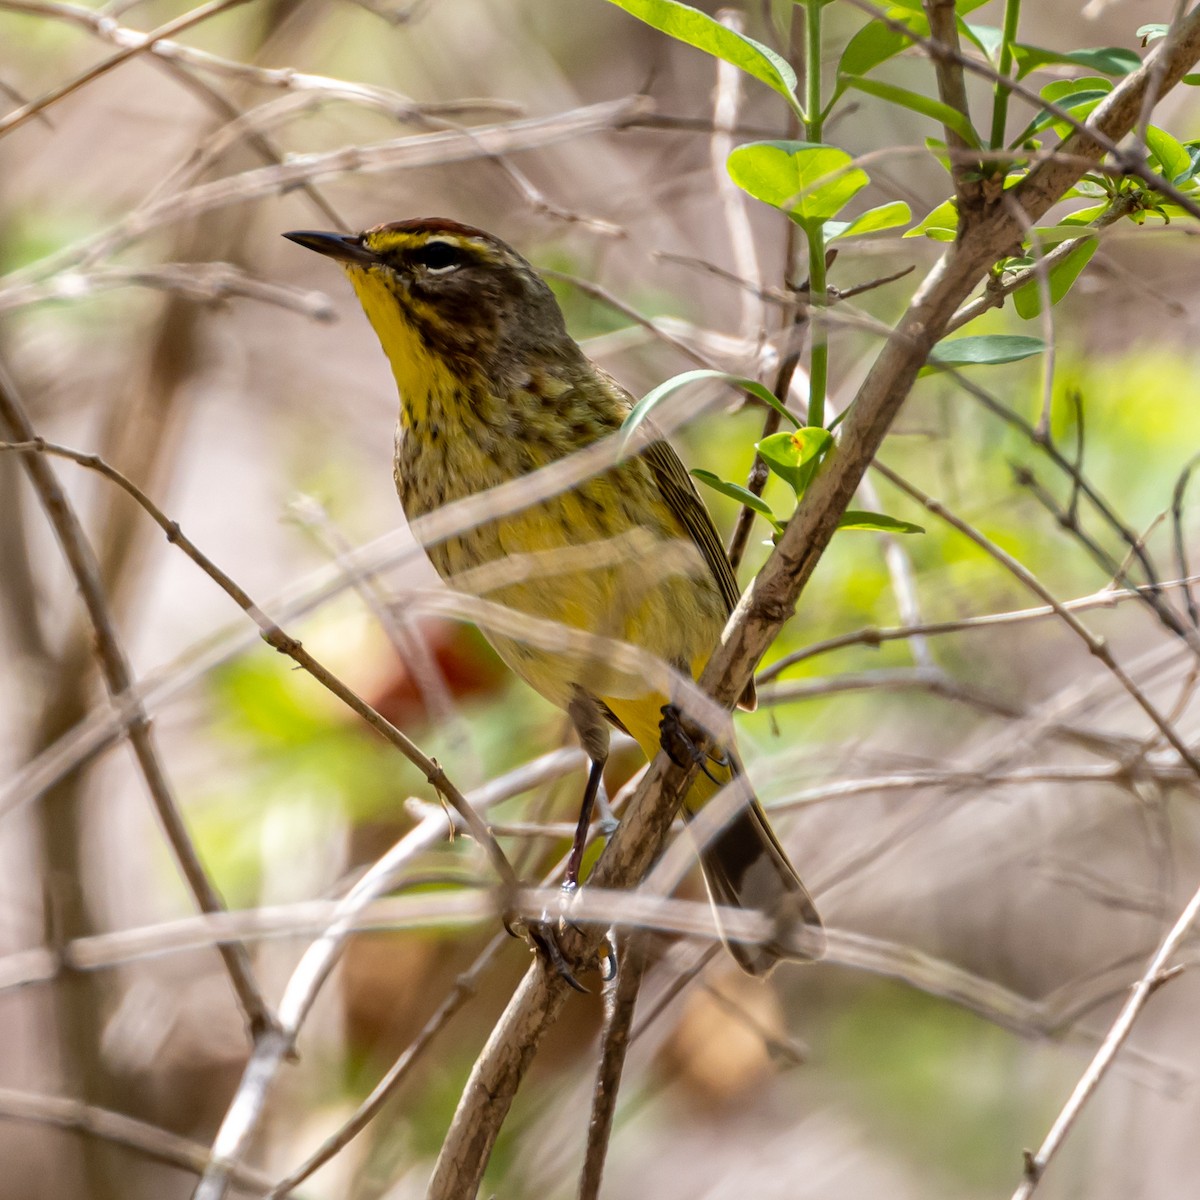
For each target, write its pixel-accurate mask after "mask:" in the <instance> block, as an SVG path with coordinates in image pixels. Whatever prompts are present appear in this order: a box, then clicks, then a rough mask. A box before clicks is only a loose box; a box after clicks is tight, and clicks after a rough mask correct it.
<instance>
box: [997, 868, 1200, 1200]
mask: <svg viewBox="0 0 1200 1200" xmlns="http://www.w3.org/2000/svg"><path fill="white" fill-rule="evenodd" d="M1197 915H1200V889H1198V890H1197V891H1196V893H1195V895H1193V896H1192V898H1191V900H1190V901H1189V902H1188V905H1187V907H1186V908H1185V909H1184V910H1183V912H1182V913H1180V914H1179V919H1178V920H1177V921H1176V922H1175V924H1174V925H1173V926H1172V927H1171V930H1170V932H1169V933H1168V934H1167V936H1166V937H1165V938H1163V940H1162V943H1161V944H1160V945H1159V947H1158V950H1157V951H1156V952H1155V954H1154V957H1153V958H1152V959H1151V960H1150V965H1149V966H1148V967H1147V968H1146V970H1145V972H1144V973H1143V974H1142V977H1141V978H1140V979H1139V980H1138V981H1137V983H1136V984H1135V985H1134V989H1133V994H1132V995H1131V996H1130V997H1129V999H1128V1000H1127V1001H1126V1002H1125V1007H1124V1008H1122V1009H1121V1013H1120V1015H1119V1016H1118V1017H1117V1019H1116V1021H1114V1022H1113V1025H1112V1028H1111V1029H1110V1030H1109V1031H1108V1036H1107V1037H1105V1039H1104V1041H1103V1043H1102V1044H1101V1046H1100V1049H1099V1050H1098V1051H1097V1052H1096V1056H1095V1058H1093V1059H1092V1061H1091V1062H1090V1063H1089V1064H1088V1069H1087V1070H1086V1071H1085V1072H1084V1073H1083V1075H1082V1076H1081V1077H1080V1079H1079V1082H1078V1083H1077V1084H1076V1085H1075V1090H1074V1091H1073V1092H1072V1093H1071V1096H1070V1098H1069V1099H1068V1100H1067V1103H1066V1104H1065V1105H1064V1106H1063V1109H1062V1111H1061V1112H1060V1113H1059V1114H1058V1117H1057V1118H1056V1119H1055V1121H1054V1124H1053V1125H1052V1126H1051V1127H1050V1132H1049V1133H1047V1134H1046V1137H1045V1140H1044V1141H1043V1142H1042V1144H1041V1146H1040V1147H1038V1151H1037V1153H1036V1154H1030V1153H1029V1152H1028V1151H1026V1156H1025V1178H1024V1179H1023V1180H1022V1181H1021V1185H1020V1186H1019V1187H1018V1188H1017V1190H1016V1191H1015V1192H1013V1200H1029V1197H1030V1196H1032V1195H1033V1193H1034V1192H1035V1191H1036V1190H1037V1186H1038V1184H1039V1183H1040V1182H1041V1180H1042V1176H1043V1175H1044V1174H1045V1172H1046V1167H1047V1166H1048V1165H1049V1163H1050V1161H1051V1159H1053V1158H1054V1156H1055V1155H1056V1154H1057V1153H1058V1151H1059V1149H1060V1147H1061V1146H1062V1144H1063V1142H1064V1140H1065V1139H1066V1137H1067V1135H1068V1134H1069V1133H1070V1132H1071V1129H1072V1128H1073V1127H1074V1125H1075V1122H1076V1121H1077V1120H1078V1119H1079V1115H1080V1113H1081V1112H1082V1111H1083V1108H1084V1106H1085V1105H1086V1104H1087V1102H1088V1101H1089V1100H1090V1099H1091V1098H1092V1096H1093V1095H1094V1094H1095V1091H1096V1089H1097V1088H1098V1087H1099V1086H1100V1083H1101V1081H1102V1080H1103V1078H1104V1076H1105V1075H1106V1074H1107V1072H1108V1069H1109V1067H1111V1066H1112V1064H1113V1060H1114V1059H1115V1058H1116V1056H1117V1051H1119V1050H1120V1049H1121V1047H1122V1046H1123V1045H1124V1044H1125V1042H1126V1040H1127V1039H1128V1038H1129V1035H1130V1033H1131V1032H1132V1031H1133V1026H1134V1023H1135V1022H1136V1021H1137V1019H1138V1017H1139V1016H1141V1013H1142V1010H1143V1009H1144V1008H1145V1007H1146V1004H1147V1002H1148V1001H1149V999H1150V997H1151V996H1152V995H1154V993H1155V992H1156V991H1157V990H1158V989H1159V988H1160V987H1161V986H1162V985H1163V984H1164V983H1165V982H1167V980H1168V979H1171V978H1174V975H1175V973H1176V972H1175V971H1174V970H1172V969H1171V968H1170V967H1169V966H1168V964H1169V963H1170V961H1171V959H1172V958H1173V957H1174V955H1175V952H1176V950H1178V949H1179V946H1180V944H1181V943H1182V942H1183V940H1184V938H1185V937H1187V935H1188V933H1189V932H1190V930H1191V928H1192V925H1193V924H1194V922H1195V920H1196V917H1197Z"/></svg>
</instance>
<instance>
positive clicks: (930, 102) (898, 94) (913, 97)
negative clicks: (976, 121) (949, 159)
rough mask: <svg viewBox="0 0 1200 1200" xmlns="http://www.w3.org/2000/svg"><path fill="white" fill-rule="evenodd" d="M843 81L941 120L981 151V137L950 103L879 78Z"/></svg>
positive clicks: (852, 77)
mask: <svg viewBox="0 0 1200 1200" xmlns="http://www.w3.org/2000/svg"><path fill="white" fill-rule="evenodd" d="M842 82H844V83H845V84H846V85H847V86H849V87H852V88H857V89H858V91H860V92H866V93H867V95H869V96H878V97H879V98H880V99H881V100H886V101H888V103H889V104H898V105H900V106H901V107H902V108H909V109H912V111H913V112H918V113H921V114H923V115H924V116H926V117H932V118H933V119H934V120H935V121H940V122H941V123H942V124H943V125H945V126H946V128H947V129H953V130H954V132H955V133H957V134H958V136H959V137H960V138H962V140H963V141H964V142H966V143H967V145H968V146H973V147H976V148H978V147H979V145H980V142H979V134H977V133H976V132H975V129H974V127H973V126H972V125H971V122H970V121H969V120H968V119H967V118H966V116H964V115H963V114H962V113H960V112H959V111H958V109H956V108H951V107H950V105H949V104H943V103H942V102H941V101H940V100H934V99H933V98H932V97H931V96H923V95H921V93H920V92H910V91H909V90H908V88H902V87H897V86H896V84H894V83H883V82H881V81H880V80H878V79H864V78H863V77H862V76H861V75H844V76H842Z"/></svg>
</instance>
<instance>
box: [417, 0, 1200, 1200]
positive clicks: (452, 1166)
mask: <svg viewBox="0 0 1200 1200" xmlns="http://www.w3.org/2000/svg"><path fill="white" fill-rule="evenodd" d="M1159 54H1160V52H1159V51H1157V50H1156V51H1155V53H1154V54H1152V55H1151V59H1154V58H1155V57H1157V56H1159ZM1166 57H1168V62H1167V65H1166V67H1165V68H1164V69H1163V71H1162V75H1161V80H1162V82H1161V86H1162V88H1163V91H1164V92H1165V91H1167V90H1169V89H1170V88H1172V87H1174V86H1175V84H1177V83H1178V82H1179V80H1180V79H1181V78H1182V76H1183V75H1184V74H1185V73H1186V72H1187V71H1188V69H1189V68H1190V67H1191V65H1192V64H1193V63H1194V62H1195V61H1196V59H1197V58H1198V57H1200V11H1197V10H1193V11H1192V12H1191V13H1189V14H1188V16H1187V17H1185V18H1184V19H1183V20H1182V21H1181V22H1180V24H1179V27H1178V30H1177V34H1176V37H1175V38H1174V39H1173V40H1172V44H1171V46H1170V54H1169V56H1166ZM1148 80H1149V69H1148V68H1147V66H1146V65H1145V64H1143V66H1142V67H1141V68H1139V70H1137V71H1136V72H1134V73H1133V74H1131V75H1129V76H1127V77H1126V78H1125V79H1124V80H1123V81H1122V82H1121V83H1120V84H1118V85H1117V87H1116V88H1114V90H1113V91H1112V92H1111V93H1109V95H1108V96H1106V97H1105V98H1104V100H1102V101H1101V102H1100V104H1099V105H1098V106H1097V107H1096V109H1095V111H1094V112H1093V113H1092V115H1091V117H1090V118H1089V119H1088V122H1087V130H1088V131H1087V132H1082V133H1081V132H1079V131H1076V132H1075V133H1073V134H1072V135H1071V136H1070V137H1068V138H1067V140H1066V141H1065V143H1064V145H1063V149H1064V153H1065V155H1066V156H1067V161H1066V162H1061V161H1059V160H1057V159H1047V160H1046V161H1044V162H1042V163H1040V164H1039V165H1038V166H1037V167H1035V168H1034V169H1033V170H1032V171H1031V172H1030V173H1029V175H1027V176H1026V177H1025V179H1024V180H1022V181H1021V183H1020V184H1018V185H1017V193H1018V196H1019V198H1020V201H1021V203H1022V205H1023V207H1024V210H1025V212H1026V213H1028V214H1029V215H1030V216H1031V217H1032V218H1033V219H1037V218H1038V217H1040V216H1041V215H1042V214H1043V213H1045V211H1046V210H1047V209H1048V208H1049V207H1050V205H1051V204H1053V203H1054V202H1055V201H1056V200H1057V199H1058V198H1059V197H1060V196H1061V195H1062V194H1063V192H1064V191H1066V189H1067V188H1068V187H1069V186H1070V185H1071V184H1072V183H1073V182H1074V181H1075V180H1076V179H1077V178H1078V177H1079V175H1080V174H1082V172H1083V171H1084V170H1085V169H1087V167H1088V165H1089V164H1090V163H1092V162H1094V161H1097V160H1099V159H1100V158H1101V156H1102V155H1103V153H1104V151H1105V148H1106V146H1107V145H1111V144H1112V138H1113V137H1114V136H1116V137H1118V138H1119V137H1123V136H1124V135H1125V134H1126V133H1127V132H1128V131H1129V129H1130V128H1131V127H1132V125H1133V122H1134V121H1135V120H1136V119H1137V115H1138V111H1139V109H1140V105H1141V100H1142V97H1143V95H1144V94H1145V89H1146V87H1147V84H1148ZM1095 134H1098V135H1099V137H1097V136H1095ZM1101 138H1102V139H1103V140H1101ZM1019 233H1020V231H1019V228H1018V227H1017V226H1016V225H1015V223H1014V222H1013V220H1012V217H1011V215H1010V214H1008V213H1007V212H1004V211H994V212H989V213H988V214H987V215H986V216H985V217H984V218H983V219H981V220H980V221H979V222H978V223H977V224H975V225H974V226H972V227H970V228H968V229H967V230H965V231H964V232H963V235H962V238H961V240H960V241H958V242H956V243H955V244H954V245H953V246H952V247H951V248H950V249H949V250H948V251H947V252H946V253H945V254H944V256H943V257H942V258H941V259H940V260H939V262H938V263H937V265H936V266H935V267H934V268H933V270H932V271H931V272H930V274H929V275H928V276H927V278H926V280H925V282H924V284H923V285H922V286H921V287H920V289H919V290H918V292H917V295H916V296H915V297H914V299H913V302H912V304H911V306H910V307H909V309H908V311H907V312H906V313H905V315H904V316H903V317H902V318H901V320H900V323H899V325H898V326H897V328H896V331H895V334H894V336H893V337H892V338H891V340H890V341H889V342H888V343H887V344H886V345H885V346H884V347H883V349H882V350H881V352H880V354H879V356H878V357H877V358H876V360H875V363H874V364H873V366H872V368H871V370H870V372H869V373H868V375H867V378H866V380H865V381H864V383H863V385H862V387H861V388H860V389H859V392H858V395H857V397H856V399H855V401H854V403H853V405H852V406H851V409H850V414H849V416H848V417H847V418H846V420H845V422H844V423H843V431H842V437H841V439H840V444H839V446H838V450H837V453H835V454H834V455H833V456H832V457H831V458H830V459H829V460H828V463H827V466H826V468H825V470H824V471H823V472H821V473H820V474H819V475H818V476H817V478H816V479H815V480H814V481H813V483H812V485H811V486H810V488H809V489H808V491H807V492H806V494H805V496H804V499H803V501H802V502H801V504H800V507H799V508H798V510H797V512H796V515H795V516H794V517H793V518H792V520H791V522H790V524H789V525H788V527H787V529H786V531H785V532H784V534H783V535H782V537H781V538H780V540H779V544H778V545H777V547H776V549H775V552H774V554H772V556H771V557H770V558H769V559H768V560H767V562H766V564H765V565H764V567H763V569H762V570H761V571H760V572H759V574H758V575H757V576H756V577H755V579H754V580H753V581H752V583H751V584H750V587H749V588H748V589H747V591H746V592H745V593H744V594H743V596H742V599H741V601H740V602H739V603H738V606H737V608H736V609H735V611H734V614H733V616H732V617H731V618H730V621H729V624H728V625H727V626H726V628H725V632H724V634H723V635H722V641H721V645H720V646H719V647H718V649H717V651H716V652H715V653H714V655H713V657H712V658H711V659H710V661H709V664H708V666H707V668H706V669H705V671H704V674H703V677H702V679H701V686H702V687H703V688H704V689H705V690H706V691H708V692H709V693H710V694H711V695H712V696H713V697H714V698H715V699H716V700H717V701H719V702H720V703H722V704H724V705H726V706H728V707H732V706H733V704H734V703H735V702H736V700H737V698H738V696H739V695H741V693H742V691H743V690H744V688H745V686H746V681H747V680H748V679H749V677H750V674H751V671H752V670H753V668H754V666H755V664H756V663H757V662H758V660H759V659H760V658H761V656H762V654H763V653H764V652H765V650H766V649H767V647H768V646H769V645H770V643H771V642H772V641H773V640H774V638H775V636H776V634H777V633H778V631H779V629H780V627H781V626H782V625H783V623H784V622H785V621H786V620H788V618H790V617H791V615H792V613H793V611H794V609H795V605H796V601H797V599H798V598H799V595H800V593H801V591H802V590H803V588H804V586H805V584H807V582H808V579H809V577H810V576H811V574H812V572H813V570H814V568H815V567H816V564H817V561H818V560H819V558H820V556H821V554H822V552H823V551H824V549H825V546H826V545H827V544H828V542H829V539H830V538H831V537H832V535H833V533H834V530H835V529H836V527H837V521H838V518H839V517H840V515H841V514H842V512H844V511H845V509H846V507H847V506H848V505H849V503H850V500H851V498H852V497H853V495H854V491H855V489H856V488H857V486H858V482H859V480H860V479H861V478H862V476H863V474H864V473H865V472H866V469H867V466H868V464H869V463H870V461H871V459H872V458H873V457H874V456H875V453H876V451H877V450H878V448H879V446H880V444H881V443H882V441H883V437H884V435H885V434H886V432H887V430H888V428H889V427H890V425H891V423H892V421H893V419H894V418H895V416H896V414H897V413H898V412H899V410H900V406H901V405H902V404H903V402H904V400H905V398H906V397H907V395H908V392H909V389H910V388H911V387H912V385H913V383H914V381H915V380H916V377H917V372H918V371H919V370H920V368H921V366H922V365H923V364H924V362H925V359H926V357H927V355H928V353H929V351H930V349H931V348H932V347H933V345H934V343H935V342H936V341H937V340H938V339H939V338H940V337H941V336H942V333H943V332H944V330H945V327H946V324H947V322H948V321H949V320H950V318H951V317H952V316H953V315H954V312H955V310H956V309H957V307H958V305H960V304H961V303H962V302H963V300H964V299H965V297H966V296H967V295H968V294H969V293H970V291H971V289H973V288H974V287H975V286H976V285H977V284H978V282H979V280H980V279H981V277H982V276H983V275H984V273H985V272H986V271H987V270H988V269H989V268H990V266H991V265H992V263H994V262H995V261H996V259H997V258H998V257H1000V256H1001V255H1002V254H1003V253H1004V252H1005V251H1006V250H1007V249H1008V248H1009V247H1010V246H1011V245H1013V243H1014V241H1016V240H1018V238H1019ZM691 774H692V772H691V771H685V770H683V769H681V768H679V767H676V766H675V765H674V764H671V763H670V762H669V760H668V759H667V758H666V756H665V755H664V754H659V755H658V756H657V757H656V759H655V761H654V763H653V764H652V766H651V768H650V770H649V772H647V775H646V778H645V781H644V782H643V785H642V787H641V788H639V792H638V795H637V797H635V800H634V802H633V804H632V805H631V806H630V811H629V812H628V813H627V814H626V816H625V817H624V819H623V820H622V822H621V826H620V828H618V830H617V832H616V833H615V834H614V835H613V838H612V840H611V841H610V842H609V845H608V847H607V849H606V850H605V852H604V854H603V855H602V856H601V858H600V860H599V861H598V862H597V864H596V868H595V871H594V873H593V878H594V879H595V880H596V881H597V882H603V883H604V884H605V886H628V885H629V884H631V883H632V882H633V881H634V880H636V879H638V878H640V877H641V872H642V870H644V869H645V866H646V865H647V864H648V863H649V861H650V860H651V859H652V858H653V857H654V854H655V853H656V851H657V849H658V847H659V845H660V844H661V842H662V839H663V838H664V837H665V835H666V831H667V829H668V828H669V826H670V818H671V816H672V815H673V813H674V811H675V808H676V806H677V805H678V803H679V801H680V799H681V797H682V796H683V794H684V791H685V789H686V786H687V784H688V783H689V782H690V777H691ZM565 1000H566V985H565V984H564V983H563V982H562V981H561V980H556V979H555V978H553V977H552V976H549V975H547V974H546V973H545V972H544V971H543V970H542V969H541V968H540V967H535V968H533V969H532V970H530V972H529V973H528V974H527V975H526V976H525V979H524V980H523V981H522V983H521V984H520V986H519V987H518V989H517V991H516V993H515V994H514V996H513V998H512V1000H511V1001H510V1003H509V1005H508V1007H507V1008H506V1009H505V1012H504V1014H503V1015H502V1016H501V1018H500V1020H499V1022H498V1023H497V1025H496V1026H495V1028H494V1029H493V1031H492V1034H491V1036H490V1037H489V1038H488V1041H487V1044H486V1045H485V1046H484V1048H483V1051H482V1052H481V1054H480V1056H479V1059H478V1060H477V1062H476V1064H475V1067H474V1068H473V1070H472V1072H471V1075H470V1078H469V1079H468V1081H467V1084H466V1087H465V1088H464V1090H463V1094H462V1097H461V1099H460V1101H459V1105H458V1110H457V1111H456V1113H455V1115H454V1120H453V1122H452V1124H451V1127H450V1130H449V1132H448V1133H447V1136H446V1140H445V1142H444V1143H443V1145H442V1149H441V1153H440V1154H439V1156H438V1160H437V1163H436V1165H435V1167H434V1173H433V1178H432V1180H431V1182H430V1188H429V1193H428V1197H429V1200H451V1198H453V1200H463V1198H469V1197H473V1196H474V1195H475V1193H476V1191H477V1190H478V1187H479V1183H480V1180H481V1179H482V1176H483V1171H484V1168H485V1167H486V1165H487V1161H488V1158H489V1156H490V1154H491V1150H492V1147H493V1146H494V1144H495V1140H496V1137H497V1136H498V1134H499V1130H500V1126H501V1124H502V1122H503V1120H504V1118H505V1116H506V1114H507V1113H508V1110H509V1107H510V1106H511V1104H512V1100H513V1097H514V1095H515V1094H516V1090H517V1087H518V1085H519V1084H520V1081H521V1079H522V1078H523V1076H524V1074H525V1071H526V1069H527V1068H528V1066H529V1064H530V1063H531V1062H532V1060H533V1056H534V1054H535V1053H536V1051H537V1047H538V1045H539V1043H540V1041H541V1039H542V1037H543V1036H544V1035H545V1033H546V1032H547V1031H548V1030H549V1028H550V1027H551V1026H552V1025H553V1023H554V1021H555V1020H556V1018H557V1016H558V1014H559V1012H560V1011H561V1008H562V1005H563V1004H564V1002H565Z"/></svg>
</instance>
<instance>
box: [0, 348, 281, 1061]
mask: <svg viewBox="0 0 1200 1200" xmlns="http://www.w3.org/2000/svg"><path fill="white" fill-rule="evenodd" d="M3 426H7V427H8V428H9V429H10V430H11V431H12V434H13V436H15V438H16V439H17V440H18V442H21V443H26V444H28V443H34V442H36V441H37V440H38V439H37V436H36V434H35V432H34V429H33V426H32V425H31V424H30V422H29V417H28V416H27V414H26V412H25V406H24V405H23V404H22V403H21V400H20V397H19V395H18V393H17V389H16V385H15V384H14V383H13V381H12V379H11V378H10V376H9V374H8V369H7V367H6V366H5V365H4V364H3V363H0V428H2V427H3ZM21 458H22V460H23V462H24V464H25V468H26V470H27V471H28V473H29V478H30V482H31V483H32V484H33V487H34V490H35V491H36V492H37V494H38V498H39V500H40V501H41V504H42V507H43V509H44V510H45V513H46V517H47V519H48V520H49V522H50V524H51V526H52V527H53V529H54V533H55V536H56V537H57V538H58V541H59V544H60V546H61V547H62V551H63V554H64V556H65V557H66V559H67V563H68V565H69V566H70V569H71V573H72V575H73V576H74V578H75V582H76V585H77V586H78V588H79V592H80V595H81V596H82V598H83V602H84V605H85V607H86V609H87V613H88V618H89V620H90V622H91V625H92V629H93V632H94V634H95V645H96V657H97V661H98V662H99V665H100V672H101V675H102V676H103V678H104V684H105V687H106V688H107V690H108V693H109V695H110V696H111V697H116V696H119V695H122V694H123V693H126V692H130V691H131V690H132V689H133V686H134V676H133V670H132V668H131V666H130V664H129V660H128V658H127V657H126V655H125V651H124V649H123V647H122V645H121V642H120V639H119V638H118V636H117V631H116V627H115V625H114V623H113V618H112V612H111V610H110V608H109V604H108V599H107V597H106V596H105V593H104V581H103V579H102V578H101V577H100V567H99V564H98V563H97V561H96V557H95V554H94V552H93V551H92V547H91V545H90V544H89V543H88V540H87V536H86V534H85V533H84V531H83V527H82V526H81V525H80V523H79V518H78V516H77V515H76V513H75V509H74V506H73V505H72V504H71V502H70V500H69V499H68V497H67V494H66V492H64V491H63V489H62V486H61V484H60V483H59V482H58V478H57V476H56V475H55V474H54V471H53V470H52V469H51V467H50V464H49V462H48V460H47V459H46V457H45V455H43V454H40V453H38V452H37V451H36V450H26V451H23V452H22V453H21ZM126 736H127V737H128V738H129V744H130V747H131V748H132V749H133V752H134V756H135V758H136V759H137V762H138V767H139V769H140V771H141V773H142V777H143V778H144V779H145V782H146V788H147V790H148V791H149V793H150V798H151V800H152V802H153V804H154V809H155V812H156V813H157V814H158V819H159V821H160V822H161V823H162V827H163V832H164V833H165V835H166V837H167V841H168V843H169V844H170V846H171V850H172V852H173V853H174V855H175V859H176V862H177V863H178V864H179V868H180V871H181V872H182V874H183V877H184V879H185V880H186V882H187V885H188V888H189V890H190V891H191V893H192V896H193V898H194V899H195V901H196V904H197V905H198V906H199V908H200V909H201V910H202V911H204V912H207V913H217V912H221V911H222V910H223V909H224V904H223V902H222V900H221V897H220V896H219V895H218V894H217V891H216V888H215V887H214V886H213V884H212V881H211V880H210V879H209V877H208V874H207V872H206V871H205V869H204V864H203V863H202V862H201V861H200V856H199V855H198V854H197V853H196V847H195V845H194V844H193V842H192V839H191V835H190V834H189V833H188V829H187V825H186V824H185V822H184V820H183V817H182V815H181V814H180V811H179V806H178V804H177V803H176V800H175V796H174V793H173V791H172V788H171V784H170V781H169V780H168V778H167V774H166V770H165V768H164V767H163V764H162V761H161V759H160V757H159V754H158V750H157V748H156V746H155V742H154V737H153V734H152V732H151V729H150V718H149V717H148V715H147V714H146V711H145V709H144V708H142V707H141V706H140V705H137V704H135V705H134V707H133V711H132V712H131V713H130V717H129V720H128V723H127V725H126ZM219 951H220V954H221V958H222V959H223V960H224V963H225V969H226V971H227V972H228V974H229V979H230V982H231V983H232V984H233V989H234V991H235V992H236V993H237V997H238V1002H239V1003H240V1004H241V1007H242V1012H243V1013H244V1014H245V1017H246V1021H247V1023H248V1025H249V1028H250V1032H251V1036H252V1037H254V1038H255V1039H258V1038H259V1037H261V1036H262V1035H264V1034H266V1033H267V1032H269V1031H270V1030H271V1029H273V1028H274V1026H275V1018H274V1016H273V1015H272V1013H271V1011H270V1009H269V1008H268V1006H267V1004H266V1002H265V1001H264V1000H263V997H262V993H261V991H260V990H259V987H258V984H257V983H256V982H255V979H254V971H253V968H252V966H251V964H250V957H249V955H248V954H247V953H246V949H245V947H244V946H241V945H239V944H237V943H229V944H225V945H222V946H220V947H219Z"/></svg>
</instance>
